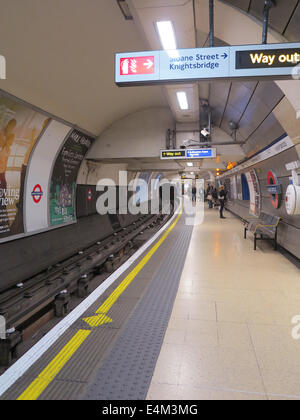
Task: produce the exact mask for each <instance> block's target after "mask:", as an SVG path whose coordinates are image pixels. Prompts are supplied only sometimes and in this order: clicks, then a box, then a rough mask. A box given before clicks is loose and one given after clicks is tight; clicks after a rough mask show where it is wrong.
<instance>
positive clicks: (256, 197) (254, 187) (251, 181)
mask: <svg viewBox="0 0 300 420" xmlns="http://www.w3.org/2000/svg"><path fill="white" fill-rule="evenodd" d="M246 177H247V181H248V186H249V192H250V214H251V215H253V216H257V217H259V216H260V211H261V193H260V186H259V181H258V177H257V173H256V170H255V169H251V171H249V172H247V174H246Z"/></svg>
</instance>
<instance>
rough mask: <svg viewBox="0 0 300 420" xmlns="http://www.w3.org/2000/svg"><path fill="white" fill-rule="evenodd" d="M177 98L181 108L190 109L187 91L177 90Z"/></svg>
mask: <svg viewBox="0 0 300 420" xmlns="http://www.w3.org/2000/svg"><path fill="white" fill-rule="evenodd" d="M177 100H178V103H179V106H180V109H182V110H183V111H184V110H187V109H189V104H188V100H187V96H186V93H185V92H177Z"/></svg>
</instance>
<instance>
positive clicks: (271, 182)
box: [267, 171, 282, 209]
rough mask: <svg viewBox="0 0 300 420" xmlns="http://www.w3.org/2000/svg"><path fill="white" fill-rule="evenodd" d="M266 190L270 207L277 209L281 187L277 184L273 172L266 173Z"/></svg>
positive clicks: (280, 196) (279, 203)
mask: <svg viewBox="0 0 300 420" xmlns="http://www.w3.org/2000/svg"><path fill="white" fill-rule="evenodd" d="M267 190H268V192H269V194H270V199H271V203H272V206H273V207H274V208H275V209H279V207H280V206H281V198H282V186H281V184H279V182H278V178H277V176H276V174H275V172H273V171H269V172H268V179H267Z"/></svg>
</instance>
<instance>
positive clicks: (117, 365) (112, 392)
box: [83, 223, 193, 400]
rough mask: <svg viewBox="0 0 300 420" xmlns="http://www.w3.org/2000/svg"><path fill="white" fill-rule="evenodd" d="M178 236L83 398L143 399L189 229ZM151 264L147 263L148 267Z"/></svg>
mask: <svg viewBox="0 0 300 420" xmlns="http://www.w3.org/2000/svg"><path fill="white" fill-rule="evenodd" d="M178 228H179V229H180V233H179V235H178V236H177V239H176V241H175V243H173V244H172V246H171V247H170V252H169V254H168V255H166V258H165V260H164V262H163V263H162V264H161V266H160V267H159V269H158V270H157V271H156V270H155V267H153V266H152V269H153V272H155V271H156V273H155V276H154V278H153V280H152V282H151V284H150V286H149V288H148V290H147V292H146V293H145V295H144V296H143V298H142V299H141V301H140V302H139V304H138V305H137V307H136V309H135V311H134V312H133V314H132V315H131V316H130V318H129V320H128V322H127V324H126V326H125V327H124V329H123V330H122V332H121V333H120V335H119V337H118V338H117V340H116V343H115V345H114V347H113V349H112V350H111V352H110V354H109V355H108V357H107V358H106V359H105V360H104V361H103V363H102V365H101V367H100V368H99V370H98V372H97V373H96V375H95V376H94V378H93V383H92V385H90V386H89V387H88V389H87V392H86V393H85V395H84V396H83V399H87V400H144V399H145V398H146V395H147V392H148V389H149V386H150V382H151V379H152V376H153V372H154V369H155V365H156V362H157V359H158V356H159V353H160V349H161V346H162V342H163V339H164V336H165V332H166V329H167V326H168V322H169V319H170V316H171V312H172V309H173V304H174V300H175V297H176V294H177V290H178V286H179V281H180V277H181V273H182V270H183V266H184V263H185V259H186V254H187V251H188V247H189V243H190V239H191V235H192V231H193V227H192V226H185V225H184V224H183V223H179V226H178ZM152 264H153V262H152V261H150V266H151V265H152Z"/></svg>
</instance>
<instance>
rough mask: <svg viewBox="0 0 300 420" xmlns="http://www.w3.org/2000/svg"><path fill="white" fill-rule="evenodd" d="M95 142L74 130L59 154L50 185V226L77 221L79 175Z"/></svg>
mask: <svg viewBox="0 0 300 420" xmlns="http://www.w3.org/2000/svg"><path fill="white" fill-rule="evenodd" d="M93 140H94V139H93V138H92V137H89V136H86V135H85V134H83V133H81V132H80V131H78V130H73V131H72V132H71V133H70V134H69V136H68V137H67V139H66V141H65V143H64V145H63V147H62V149H61V151H60V153H59V154H58V156H57V158H56V162H55V165H54V168H53V171H52V178H51V183H50V192H49V193H50V194H49V195H50V198H49V201H50V210H49V213H50V214H49V216H50V226H57V225H62V224H65V223H72V222H75V221H76V181H77V175H78V171H79V168H80V165H81V163H82V161H83V159H84V157H85V155H86V153H87V151H88V150H89V148H90V146H91V144H92V143H93Z"/></svg>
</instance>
